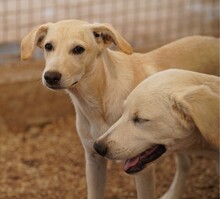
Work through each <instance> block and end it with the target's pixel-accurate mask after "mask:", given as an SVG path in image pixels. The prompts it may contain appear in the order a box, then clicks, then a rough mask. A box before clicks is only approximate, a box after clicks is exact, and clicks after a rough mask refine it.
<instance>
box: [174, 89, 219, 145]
mask: <svg viewBox="0 0 220 199" xmlns="http://www.w3.org/2000/svg"><path fill="white" fill-rule="evenodd" d="M219 99H220V98H219V95H218V93H215V92H213V91H212V90H211V89H210V88H209V87H208V86H206V85H198V86H191V87H189V88H187V89H186V90H185V91H184V92H183V93H181V94H180V93H179V94H178V95H175V97H174V98H173V99H172V101H173V102H174V103H173V108H175V109H177V110H178V111H180V113H181V114H182V116H183V117H182V118H183V119H185V120H186V122H187V120H188V121H193V122H194V124H195V126H196V127H197V128H198V129H199V131H200V132H201V134H202V136H203V137H204V139H205V140H206V141H207V142H208V143H209V144H211V145H212V146H215V147H217V148H219V121H220V118H219Z"/></svg>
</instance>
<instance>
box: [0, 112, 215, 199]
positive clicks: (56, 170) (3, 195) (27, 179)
mask: <svg viewBox="0 0 220 199" xmlns="http://www.w3.org/2000/svg"><path fill="white" fill-rule="evenodd" d="M74 124H75V117H74V115H67V116H65V117H62V118H59V119H57V120H55V121H53V122H49V123H43V122H42V123H41V124H37V125H32V126H29V127H27V128H26V129H25V130H23V131H21V132H16V131H11V130H8V127H7V126H4V124H1V131H0V199H85V198H86V181H85V173H84V170H85V161H84V152H83V148H82V146H81V143H80V141H79V138H78V135H77V133H76V130H75V125H74ZM193 162H194V163H193V167H192V169H191V172H190V175H189V177H188V180H187V182H186V188H185V191H184V195H183V198H184V199H218V198H219V186H218V185H219V181H218V180H219V179H218V175H217V171H216V165H215V163H214V162H212V161H210V160H209V159H205V158H202V157H193ZM174 172H175V164H174V160H173V157H172V156H170V157H167V158H164V160H162V161H161V162H160V163H159V164H158V165H157V167H156V177H157V184H156V188H157V190H156V191H157V196H160V195H161V194H162V193H164V192H165V191H166V190H167V187H168V186H169V184H170V182H171V180H172V178H173V175H174ZM105 198H106V199H135V198H136V191H135V187H134V182H133V177H132V176H128V175H126V174H125V173H124V172H123V170H122V165H121V163H114V162H109V164H108V177H107V186H106V194H105Z"/></svg>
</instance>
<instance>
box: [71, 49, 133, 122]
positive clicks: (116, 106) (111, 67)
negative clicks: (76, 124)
mask: <svg viewBox="0 0 220 199" xmlns="http://www.w3.org/2000/svg"><path fill="white" fill-rule="evenodd" d="M119 54H120V56H119ZM121 55H122V56H123V57H122V58H120V60H119V57H121ZM122 59H128V56H127V55H123V53H120V52H113V51H111V50H107V49H106V50H104V51H103V52H102V53H101V54H100V55H99V56H98V57H97V59H96V60H95V62H94V63H93V65H91V66H88V67H87V69H86V70H87V71H86V73H85V75H84V76H83V77H82V78H81V80H80V81H79V82H78V83H77V84H76V85H75V87H73V88H70V89H69V90H68V91H69V93H70V96H71V98H72V100H73V103H74V105H75V106H78V107H81V108H80V109H81V111H82V112H84V115H85V116H87V118H88V119H89V120H90V119H91V118H90V115H91V114H92V115H91V117H92V118H94V119H95V118H98V121H99V122H100V121H103V122H105V123H107V124H108V125H112V124H113V123H114V122H115V120H116V119H118V117H119V116H120V114H121V104H122V102H123V101H124V99H125V98H126V96H127V95H128V93H129V92H130V91H131V89H132V88H133V86H132V85H133V82H132V81H133V80H132V79H131V78H130V79H129V78H127V77H129V76H127V74H126V76H125V75H123V73H124V70H123V67H127V70H126V71H127V73H129V66H123V64H120V63H121V60H122ZM123 84H126V85H123ZM116 97H117V103H116V102H115V101H114V99H116ZM109 107H111V110H110V109H109ZM93 122H95V121H93Z"/></svg>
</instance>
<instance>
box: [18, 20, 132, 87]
mask: <svg viewBox="0 0 220 199" xmlns="http://www.w3.org/2000/svg"><path fill="white" fill-rule="evenodd" d="M112 43H114V44H115V45H116V46H117V47H118V48H119V49H120V50H121V51H123V52H124V53H126V54H131V53H132V48H131V46H130V45H129V43H128V42H127V41H126V40H125V39H124V38H123V37H122V36H121V35H120V34H119V33H118V32H117V31H116V30H115V29H114V28H113V27H112V26H111V25H110V24H89V23H87V22H84V21H79V20H64V21H60V22H57V23H47V24H43V25H40V26H38V27H36V28H35V29H33V30H32V31H31V32H30V33H29V34H28V35H27V36H26V37H25V38H24V39H23V40H22V42H21V59H22V60H27V59H29V58H30V57H31V56H32V54H33V52H34V49H35V46H38V47H40V48H42V49H43V50H44V56H45V60H46V67H45V70H44V72H43V76H42V80H43V83H44V85H46V86H47V87H49V88H51V89H61V88H70V87H72V86H73V85H74V84H76V83H77V82H78V81H79V80H80V79H81V78H82V77H83V76H84V75H85V74H86V73H87V72H89V71H91V70H92V67H93V66H94V64H95V60H96V58H97V57H98V56H99V55H100V54H101V53H102V52H103V51H104V50H105V48H107V47H108V46H110V45H111V44H112Z"/></svg>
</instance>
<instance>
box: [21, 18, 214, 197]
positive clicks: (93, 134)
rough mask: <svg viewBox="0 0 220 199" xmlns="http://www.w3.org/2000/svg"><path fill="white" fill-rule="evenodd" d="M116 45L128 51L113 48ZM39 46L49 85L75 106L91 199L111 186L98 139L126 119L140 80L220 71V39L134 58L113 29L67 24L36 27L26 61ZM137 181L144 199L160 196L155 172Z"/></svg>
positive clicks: (185, 42) (26, 43)
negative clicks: (177, 71) (171, 72)
mask: <svg viewBox="0 0 220 199" xmlns="http://www.w3.org/2000/svg"><path fill="white" fill-rule="evenodd" d="M112 43H113V44H115V45H116V46H117V47H118V48H119V49H120V50H121V51H122V52H117V51H112V50H110V49H108V48H107V47H108V46H109V45H111V44H112ZM36 45H37V46H39V47H40V48H43V49H44V54H45V60H46V66H45V69H44V72H43V75H42V81H43V84H44V85H45V86H47V87H48V88H50V89H53V90H55V89H63V90H66V91H67V92H68V93H69V95H70V97H71V99H72V101H73V104H74V106H75V110H76V126H77V131H78V134H79V136H80V139H81V142H82V144H83V146H84V149H85V157H86V177H87V187H88V199H103V197H104V188H105V176H106V164H107V161H106V159H104V158H102V157H101V156H99V155H98V154H97V153H96V152H95V151H94V149H93V143H94V140H96V139H97V138H98V137H99V136H101V135H102V134H104V132H106V131H107V130H108V129H109V127H110V126H111V125H112V124H114V123H115V122H116V120H117V119H118V118H119V117H120V116H121V113H122V103H123V101H124V100H125V98H126V97H127V95H128V94H129V93H130V92H131V91H132V90H133V88H134V87H135V86H136V85H137V84H138V83H139V82H140V81H142V80H143V79H144V78H146V77H148V76H149V75H151V74H153V73H155V72H158V71H160V70H164V69H167V68H170V67H177V68H184V69H189V70H194V71H200V72H204V73H210V74H217V73H218V39H216V38H211V37H200V36H193V37H188V38H185V39H181V40H179V41H176V42H173V43H171V44H169V45H166V46H164V47H162V48H160V49H158V50H154V51H152V52H150V53H148V54H140V53H133V54H132V48H131V46H130V45H129V43H128V42H127V41H126V40H125V39H124V38H123V37H122V36H121V35H120V34H119V33H118V32H117V31H116V30H115V29H114V28H113V27H112V26H111V25H109V24H89V23H87V22H84V21H78V20H65V21H60V22H57V23H47V24H43V25H40V26H38V27H36V28H35V29H33V30H32V31H31V32H30V33H29V34H28V35H27V36H26V37H25V38H24V39H23V40H22V43H21V58H22V60H26V59H29V58H30V57H31V56H32V53H33V51H34V48H35V46H36ZM185 66H190V68H188V67H185ZM135 180H136V184H137V193H138V198H139V199H148V198H149V199H151V198H153V197H154V183H153V168H148V169H146V170H145V171H144V172H143V173H142V174H141V175H136V176H135Z"/></svg>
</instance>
